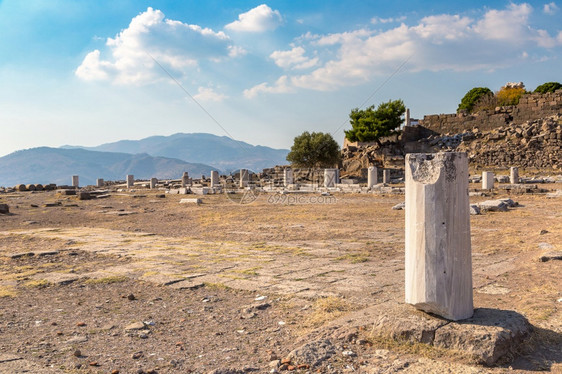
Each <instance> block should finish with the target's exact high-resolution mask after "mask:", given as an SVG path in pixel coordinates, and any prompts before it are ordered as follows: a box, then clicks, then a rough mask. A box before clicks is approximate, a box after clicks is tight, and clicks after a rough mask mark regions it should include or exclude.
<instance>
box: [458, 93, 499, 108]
mask: <svg viewBox="0 0 562 374" xmlns="http://www.w3.org/2000/svg"><path fill="white" fill-rule="evenodd" d="M486 95H493V92H492V90H490V89H489V88H488V87H474V88H473V89H471V90H470V91H468V92H467V93H466V95H464V97H463V98H462V100H461V102H460V104H459V107H458V108H457V112H460V111H461V110H463V109H464V110H466V111H467V112H469V113H472V111H473V110H474V106H475V105H476V103H477V102H478V101H479V100H480V99H481V98H482V97H484V96H486Z"/></svg>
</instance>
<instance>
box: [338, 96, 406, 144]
mask: <svg viewBox="0 0 562 374" xmlns="http://www.w3.org/2000/svg"><path fill="white" fill-rule="evenodd" d="M405 111H406V107H405V106H404V102H403V101H402V100H394V101H389V102H387V103H382V104H380V105H379V106H378V107H377V109H376V110H375V106H374V105H371V106H370V107H368V108H367V109H365V110H359V108H355V109H352V110H351V113H350V114H349V118H350V121H349V122H350V123H351V130H346V131H345V137H346V138H347V139H348V140H349V141H351V142H357V141H360V142H371V141H376V142H378V141H379V138H381V137H383V136H389V135H391V134H392V132H393V130H395V129H397V128H399V127H400V125H401V124H402V122H404V120H403V119H402V114H404V112H405Z"/></svg>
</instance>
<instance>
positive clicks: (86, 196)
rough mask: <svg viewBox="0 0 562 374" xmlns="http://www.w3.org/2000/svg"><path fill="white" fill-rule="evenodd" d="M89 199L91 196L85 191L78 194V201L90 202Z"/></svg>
mask: <svg viewBox="0 0 562 374" xmlns="http://www.w3.org/2000/svg"><path fill="white" fill-rule="evenodd" d="M91 198H92V196H91V195H90V193H89V192H86V191H80V192H78V200H90V199H91Z"/></svg>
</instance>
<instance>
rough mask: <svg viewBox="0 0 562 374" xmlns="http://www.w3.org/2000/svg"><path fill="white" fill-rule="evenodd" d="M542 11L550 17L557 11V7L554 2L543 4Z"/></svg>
mask: <svg viewBox="0 0 562 374" xmlns="http://www.w3.org/2000/svg"><path fill="white" fill-rule="evenodd" d="M542 10H543V12H544V13H546V14H550V15H552V14H556V12H557V11H558V5H556V3H555V2H551V3H548V4H544V6H543V8H542Z"/></svg>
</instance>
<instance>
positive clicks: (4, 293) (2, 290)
mask: <svg viewBox="0 0 562 374" xmlns="http://www.w3.org/2000/svg"><path fill="white" fill-rule="evenodd" d="M16 295H17V293H16V290H15V289H14V287H10V286H0V298H3V297H16Z"/></svg>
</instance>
